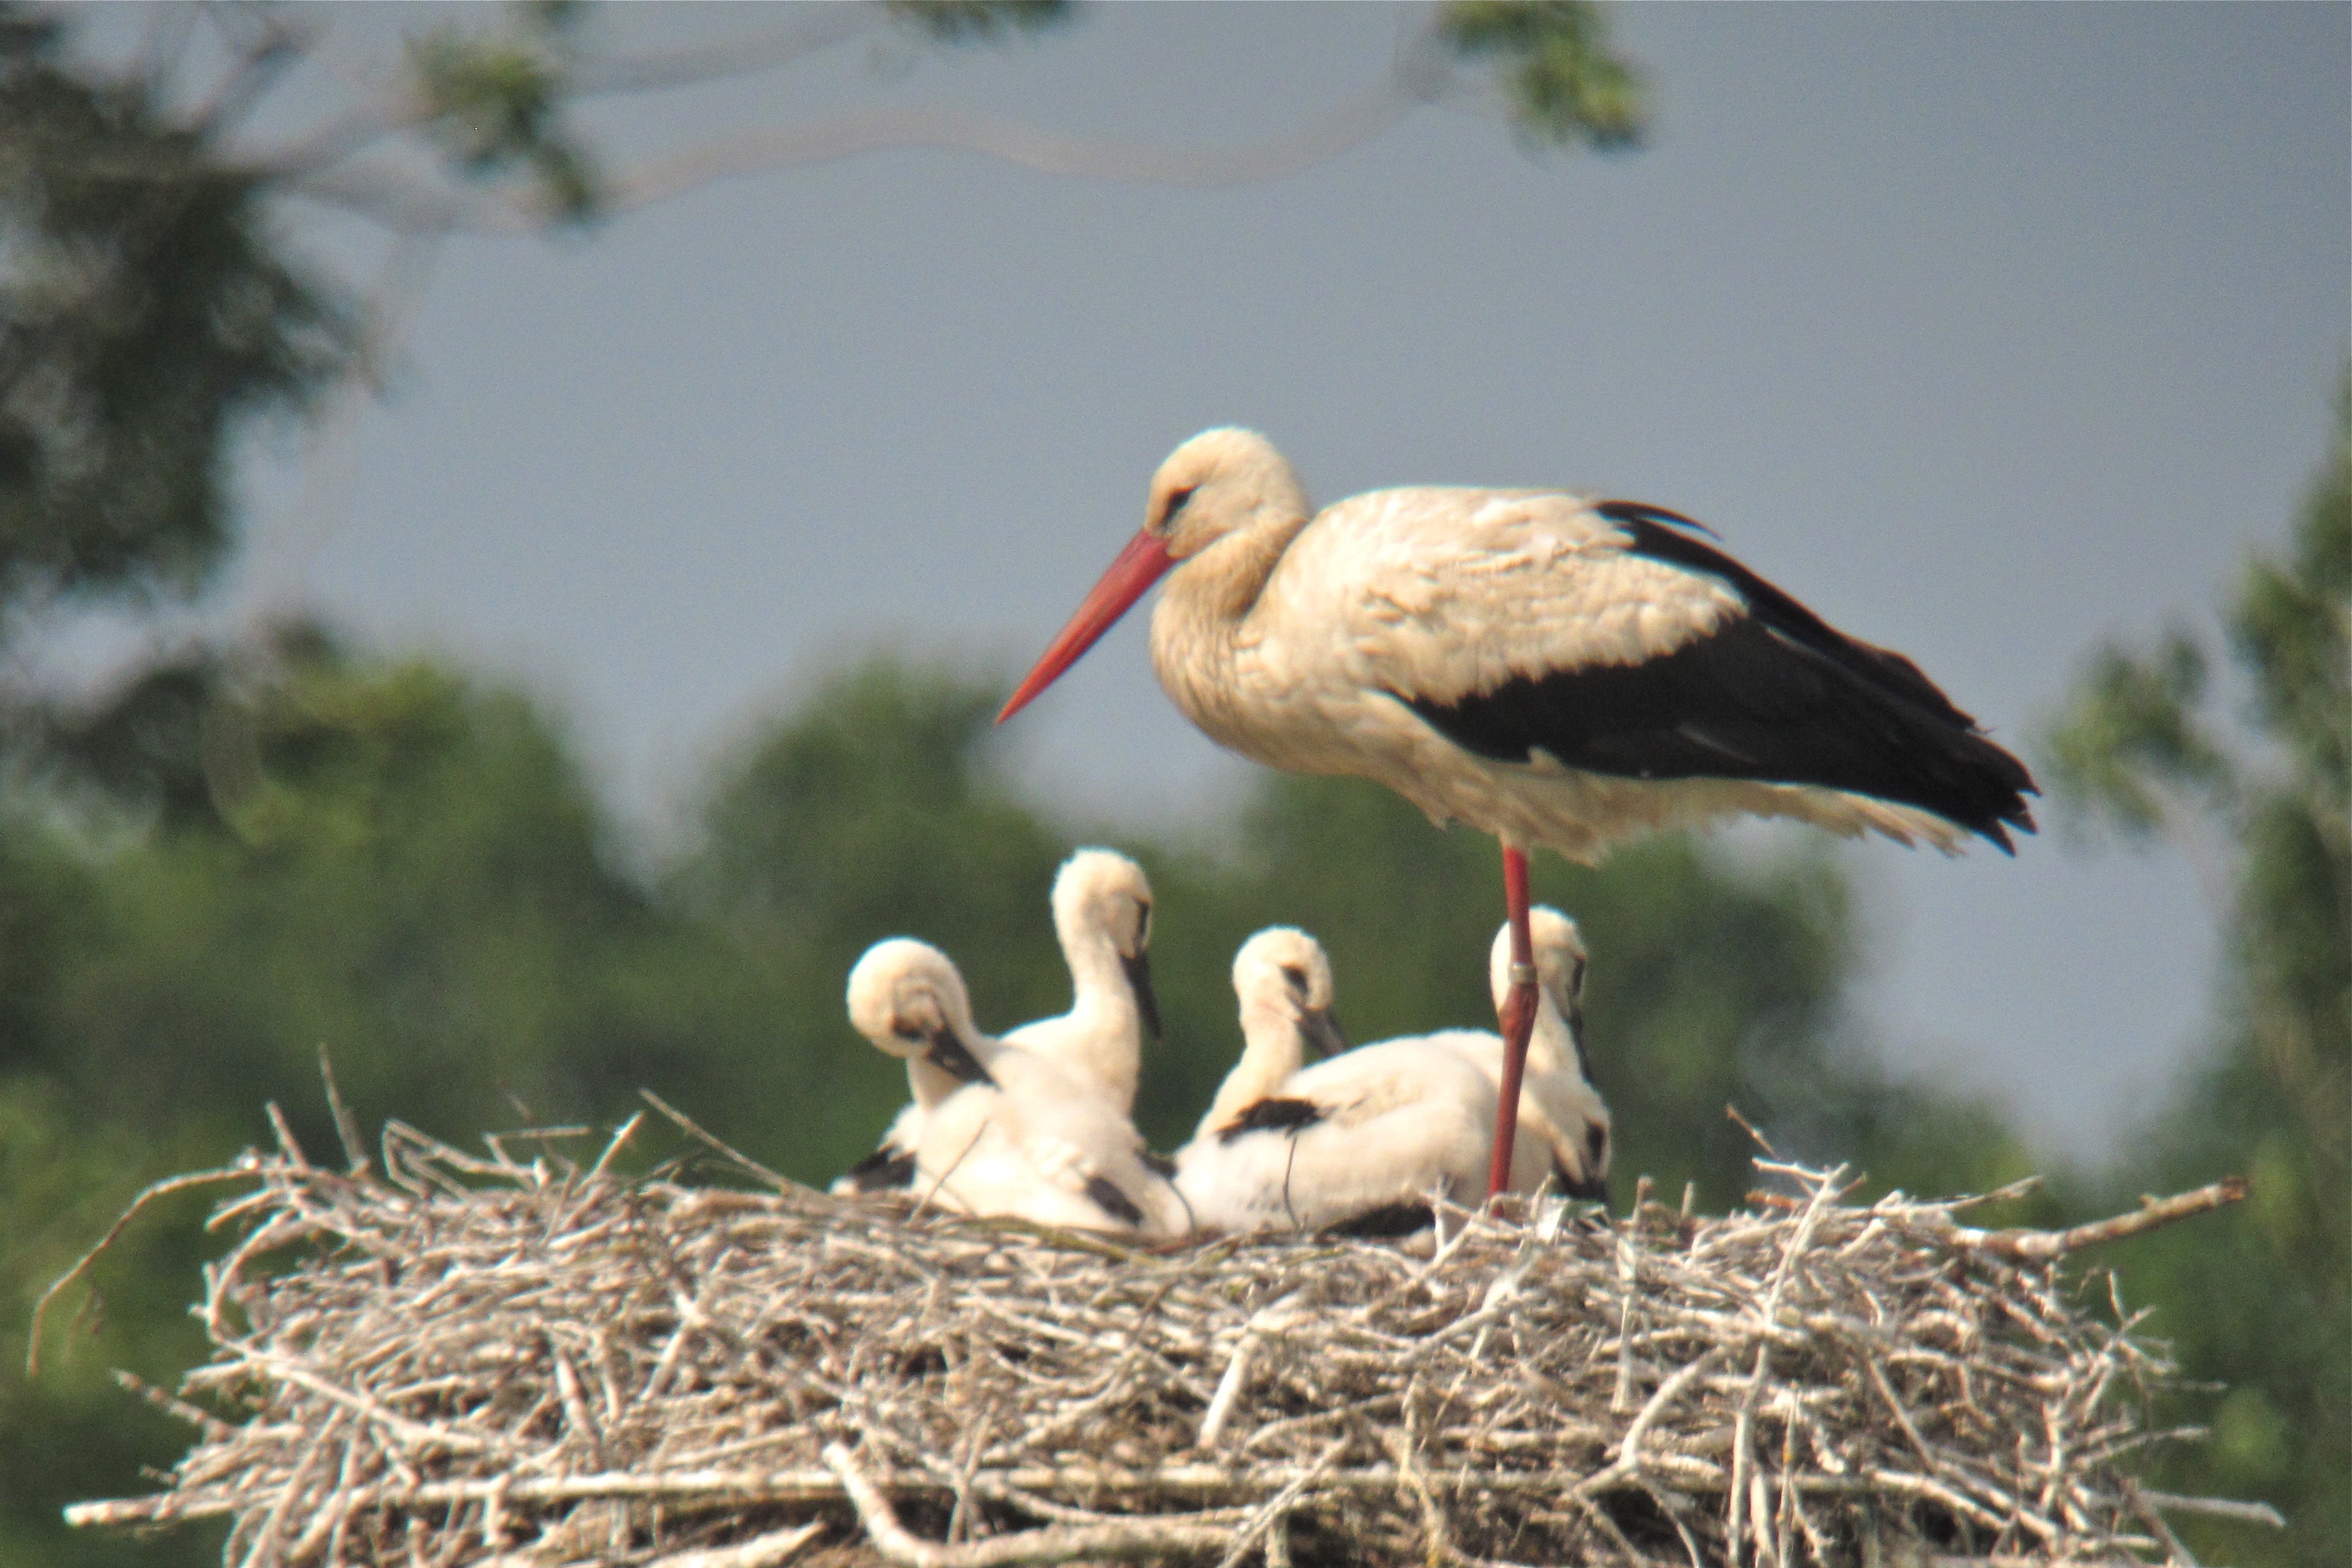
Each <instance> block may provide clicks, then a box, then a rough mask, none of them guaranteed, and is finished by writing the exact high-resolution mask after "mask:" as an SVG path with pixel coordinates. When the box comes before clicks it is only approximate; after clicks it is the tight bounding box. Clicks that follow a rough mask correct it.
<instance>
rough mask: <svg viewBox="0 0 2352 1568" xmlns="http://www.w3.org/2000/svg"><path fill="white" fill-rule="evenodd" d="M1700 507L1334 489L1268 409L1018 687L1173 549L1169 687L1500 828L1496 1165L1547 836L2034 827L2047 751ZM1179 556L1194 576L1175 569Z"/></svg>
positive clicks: (1217, 729)
mask: <svg viewBox="0 0 2352 1568" xmlns="http://www.w3.org/2000/svg"><path fill="white" fill-rule="evenodd" d="M1701 532H1704V530H1703V529H1702V528H1700V526H1699V525H1698V524H1696V523H1693V522H1691V521H1689V520H1688V519H1685V518H1682V517H1678V516H1676V515H1675V514H1674V513H1672V512H1668V511H1664V510H1661V509H1659V508H1656V507H1651V506H1644V505H1642V504H1639V503H1636V502H1630V501H1608V500H1601V501H1593V500H1584V499H1581V498H1580V497H1577V496H1573V495H1570V494H1567V493H1565V492H1562V491H1558V490H1496V489H1394V490H1380V491H1375V492H1372V493H1370V494H1367V495H1360V496H1357V497H1354V498H1352V499H1350V500H1343V501H1339V502H1338V503H1336V504H1335V505H1332V506H1330V507H1328V508H1326V509H1325V510H1323V511H1321V512H1320V513H1316V514H1310V512H1309V510H1308V507H1307V496H1306V491H1305V490H1304V489H1302V488H1301V486H1300V485H1299V482H1298V479H1297V475H1296V474H1295V473H1294V472H1293V471H1292V470H1291V467H1290V465H1289V464H1288V463H1287V462H1286V461H1285V460H1284V459H1283V457H1282V455H1281V454H1280V453H1279V452H1277V451H1276V450H1275V448H1274V447H1273V445H1272V444H1271V443H1270V442H1268V441H1267V440H1266V439H1265V437H1263V436H1260V435H1257V434H1256V433H1255V432H1254V431H1247V430H1234V429H1218V430H1209V431H1204V432H1203V433H1202V434H1201V435H1199V436H1195V437H1192V439H1191V440H1189V441H1187V442H1185V443H1184V444H1183V445H1182V446H1181V447H1178V448H1177V449H1176V450H1175V452H1174V453H1173V454H1171V456H1170V457H1169V458H1168V460H1167V461H1166V462H1165V463H1163V464H1161V465H1160V471H1159V472H1158V473H1157V474H1156V475H1154V476H1153V478H1152V481H1151V490H1150V500H1149V501H1148V503H1147V506H1146V510H1145V522H1144V527H1143V531H1141V532H1140V533H1139V534H1137V535H1136V537H1135V538H1134V539H1133V540H1132V541H1131V542H1129V544H1128V546H1127V548H1126V549H1125V550H1124V551H1122V552H1120V554H1119V556H1118V559H1117V560H1116V561H1114V562H1113V563H1111V567H1110V569H1109V571H1108V572H1107V573H1105V574H1104V575H1103V578H1102V580H1101V581H1100V582H1099V583H1097V584H1096V586H1095V588H1094V591H1093V592H1092V593H1091V594H1089V595H1087V599H1086V601H1085V603H1083V604H1082V605H1080V606H1079V608H1078V611H1077V613H1076V615H1075V616H1072V617H1071V619H1070V622H1069V624H1068V625H1067V626H1065V627H1064V628H1063V629H1062V631H1061V633H1060V634H1059V635H1058V636H1057V637H1055V640H1054V642H1053V643H1052V644H1051V645H1050V646H1049V647H1047V648H1046V650H1045V654H1044V655H1043V657H1041V658H1039V659H1038V661H1037V665H1036V668H1034V669H1033V670H1032V671H1031V672H1030V674H1029V676H1028V678H1027V679H1025V680H1024V681H1023V682H1022V684H1021V687H1020V689H1018V690H1016V691H1015V692H1014V693H1013V698H1012V700H1010V701H1009V702H1007V703H1006V704H1005V708H1004V712H1003V714H1001V715H1000V716H999V717H1000V719H1002V718H1005V717H1009V716H1011V714H1012V713H1013V712H1014V711H1015V710H1018V709H1019V708H1021V707H1022V706H1023V705H1024V704H1025V703H1027V702H1028V701H1029V700H1031V699H1032V698H1034V696H1035V695H1036V694H1037V693H1038V692H1039V691H1041V690H1043V689H1045V687H1046V686H1047V685H1049V684H1051V683H1052V681H1053V680H1054V679H1055V677H1057V676H1059V675H1060V674H1061V672H1062V671H1063V670H1065V669H1066V668H1069V666H1070V665H1071V664H1072V663H1074V662H1075V661H1076V659H1077V658H1078V657H1079V656H1080V655H1081V654H1083V653H1085V652H1086V650H1087V648H1088V647H1091V646H1092V645H1093V643H1094V642H1095V640H1096V639H1097V637H1100V636H1101V635H1102V634H1103V632H1105V631H1106V630H1108V628H1109V627H1110V626H1111V624H1112V623H1113V622H1115V621H1116V620H1118V617H1119V616H1121V615H1123V614H1124V613H1125V612H1126V611H1127V609H1128V607H1129V605H1132V604H1134V602H1135V601H1136V600H1137V599H1139V598H1140V597H1141V596H1142V595H1143V594H1144V592H1145V591H1146V590H1147V589H1148V588H1150V586H1151V584H1153V583H1154V582H1156V581H1158V580H1159V578H1160V576H1161V575H1162V574H1166V575H1167V576H1168V591H1167V592H1166V594H1164V595H1162V596H1161V598H1160V605H1159V607H1158V608H1157V609H1156V610H1155V611H1154V613H1153V615H1152V620H1151V658H1152V665H1153V668H1155V669H1156V670H1157V671H1158V672H1159V676H1160V684H1161V685H1162V686H1163V687H1165V688H1166V689H1167V691H1168V693H1169V695H1170V696H1171V698H1173V699H1174V700H1175V702H1176V705H1177V706H1178V707H1179V708H1181V709H1182V710H1183V711H1184V713H1185V715H1186V717H1188V718H1190V719H1191V720H1192V722H1193V723H1195V724H1197V725H1199V726H1200V727H1201V729H1202V730H1203V731H1206V732H1207V733H1208V734H1209V735H1210V736H1211V738H1213V739H1214V740H1215V741H1217V742H1219V743H1220V744H1223V745H1224V746H1227V747H1230V748H1231V749H1233V750H1234V751H1236V752H1241V753H1242V754H1243V755H1244V756H1247V757H1251V758H1255V760H1257V761H1259V762H1263V763H1269V764H1271V765H1273V766H1275V767H1279V768H1284V769H1287V770H1289V771H1292V772H1296V773H1355V774H1361V775H1363V776H1365V777H1369V778H1373V779H1377V780H1379V781H1380V782H1381V783H1382V784H1387V785H1388V786H1389V787H1390V788H1391V789H1394V790H1395V791H1397V792H1398V793H1399V794H1400V795H1403V796H1405V797H1406V798H1407V799H1408V800H1411V801H1412V802H1413V803H1414V804H1415V805H1419V806H1420V807H1421V808H1422V809H1423V811H1425V812H1427V813H1428V814H1429V816H1431V817H1432V819H1433V820H1435V821H1438V822H1444V821H1448V820H1453V819H1457V818H1458V819H1459V820H1461V821H1464V822H1467V823H1470V824H1471V825H1473V826H1477V827H1480V828H1483V829H1484V830H1486V832H1489V833H1492V834H1494V835H1496V837H1499V838H1500V839H1501V840H1502V843H1503V852H1504V868H1505V889H1506V900H1507V907H1508V909H1509V911H1510V915H1511V921H1512V925H1513V928H1514V949H1513V963H1514V967H1513V972H1512V973H1513V979H1514V982H1515V984H1514V985H1513V989H1512V993H1511V1000H1510V1003H1509V1005H1508V1006H1507V1008H1506V1009H1505V1012H1504V1016H1503V1026H1504V1027H1503V1032H1504V1036H1505V1038H1506V1040H1507V1042H1508V1049H1507V1052H1506V1055H1507V1058H1508V1067H1507V1072H1506V1088H1505V1091H1504V1095H1503V1107H1504V1116H1503V1119H1502V1122H1501V1124H1500V1126H1499V1127H1498V1129H1497V1133H1496V1148H1495V1170H1494V1173H1493V1180H1494V1185H1495V1187H1496V1189H1497V1190H1499V1189H1500V1188H1501V1187H1502V1185H1503V1184H1505V1182H1506V1181H1507V1177H1508V1171H1509V1165H1510V1160H1509V1155H1510V1149H1511V1142H1512V1115H1511V1110H1512V1108H1513V1107H1514V1106H1515V1105H1516V1103H1517V1094H1516V1093H1515V1092H1513V1089H1512V1084H1513V1082H1514V1081H1515V1080H1516V1078H1517V1066H1518V1063H1519V1060H1520V1058H1521V1057H1522V1056H1523V1054H1524V1052H1525V1050H1526V1041H1527V1032H1528V1028H1529V1027H1530V1026H1532V1024H1533V1020H1534V1015H1535V1011H1536V1006H1537V1002H1536V996H1535V985H1534V973H1533V959H1532V954H1531V952H1530V948H1529V940H1530V939H1529V938H1528V932H1527V925H1526V914H1527V907H1528V900H1527V891H1526V852H1527V851H1528V849H1530V848H1532V847H1536V846H1538V845H1541V846H1545V847H1550V848H1552V849H1555V850H1557V851H1559V853H1560V854H1562V855H1565V856H1568V857H1569V858H1571V859H1578V860H1585V861H1591V860H1593V859H1596V858H1599V857H1600V855H1601V853H1602V852H1603V851H1604V850H1605V849H1606V848H1607V847H1609V846H1610V845H1611V844H1612V843H1613V842H1615V841H1618V840H1621V839H1623V838H1625V837H1631V836H1633V835H1637V834H1641V833H1644V832H1649V831H1653V830H1655V829H1658V828H1664V827H1671V826H1680V825H1685V824H1696V823H1703V822H1707V821H1711V820H1714V819H1716V818H1718V817H1721V816H1727V815H1733V814H1738V813H1748V814H1753V815H1757V816H1790V817H1796V818H1800V819H1801V820H1803V821H1807V822H1811V823H1814V824H1816V825H1817V826H1822V827H1826V828H1829V829H1830V830H1832V832H1836V833H1841V834H1845V835H1848V836H1853V835H1859V834H1863V833H1869V832H1876V833H1880V834H1884V835H1885V836H1886V837H1891V838H1894V839H1896V840H1898V841H1900V842H1902V843H1906V844H1909V843H1914V842H1916V841H1919V840H1925V841H1927V842H1928V843H1931V844H1934V845H1936V846H1937V847H1940V848H1943V849H1946V850H1955V849H1957V848H1958V847H1959V845H1960V843H1961V841H1962V839H1963V838H1964V837H1966V836H1967V835H1969V834H1971V833H1974V834H1979V835H1981V836H1983V837H1986V838H1988V839H1990V840H1991V841H1992V842H1993V843H1995V844H1998V845H2000V847H2003V848H2004V849H2006V848H2008V847H2009V833H2008V829H2009V828H2010V827H2017V828H2021V829H2025V830H2029V831H2030V830H2031V828H2032V816H2031V815H2030V814H2029V813H2028V811H2027V809H2026V805H2025V800H2024V795H2025V794H2026V793H2028V792H2030V791H2031V790H2032V778H2031V777H2030V775H2028V773H2026V771H2025V769H2024V767H2023V765H2022V764H2021V763H2019V762H2018V761H2017V759H2016V758H2014V757H2012V756H2011V755H2010V754H2009V753H2008V752H2005V751H2003V750H2001V749H2000V747H1999V746H1997V745H1995V744H1993V742H1990V740H1988V739H1986V738H1985V737H1984V735H1983V734H1981V733H1980V732H1979V731H1978V729H1977V727H1976V724H1975V721H1973V720H1971V719H1970V718H1969V716H1968V715H1967V714H1966V713H1964V712H1962V711H1961V710H1959V709H1958V708H1956V707H1954V706H1953V705H1952V703H1951V702H1950V701H1949V700H1947V699H1946V698H1945V696H1944V695H1943V693H1942V692H1941V691H1939V690H1937V689H1936V687H1935V686H1934V685H1933V684H1932V683H1930V682H1929V681H1928V680H1927V678H1926V677H1925V676H1923V675H1921V674H1920V673H1919V671H1918V669H1917V668H1916V667H1915V666H1914V665H1913V664H1912V663H1911V662H1910V661H1909V660H1908V659H1906V658H1903V657H1902V656H1901V655H1899V654H1895V653H1890V652H1888V651H1886V650H1885V649H1883V648H1878V647H1872V646H1870V645H1868V644H1866V643H1861V642H1857V641H1855V640H1853V638H1851V637H1846V636H1844V635H1843V634H1842V633H1840V632H1838V631H1836V630H1834V629H1833V628H1832V627H1831V626H1827V625H1826V624H1824V623H1823V622H1822V620H1821V619H1820V618H1819V617H1818V616H1814V615H1813V614H1812V613H1811V611H1809V610H1807V609H1806V608H1805V607H1804V606H1803V605H1800V604H1798V603H1797V602H1796V601H1795V600H1794V599H1792V598H1790V596H1789V595H1786V594H1784V593H1782V592H1780V590H1779V589H1777V588H1775V587H1773V586H1772V585H1771V584H1769V583H1766V582H1765V581H1764V580H1763V579H1761V578H1759V577H1758V576H1757V575H1756V574H1754V573H1752V572H1749V571H1748V569H1747V568H1746V567H1744V566H1741V565H1740V564H1739V563H1737V562H1735V561H1733V560H1732V559H1731V558H1730V557H1728V556H1727V555H1724V554H1723V553H1721V552H1718V551H1717V550H1716V549H1714V548H1713V547H1712V546H1710V545H1708V544H1707V543H1706V542H1703V541H1702V540H1701V539H1700V538H1699V537H1698V534H1699V533H1701ZM1171 567H1172V568H1173V570H1172V571H1171Z"/></svg>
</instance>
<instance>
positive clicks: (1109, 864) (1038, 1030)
mask: <svg viewBox="0 0 2352 1568" xmlns="http://www.w3.org/2000/svg"><path fill="white" fill-rule="evenodd" d="M1053 901H1054V934H1055V937H1057V938H1058V939H1060V942H1061V944H1062V960H1063V962H1064V963H1067V964H1068V965H1069V968H1070V1010H1069V1011H1068V1012H1066V1013H1063V1014H1060V1015H1058V1016H1055V1017H1051V1018H1040V1019H1038V1020H1037V1021H1036V1022H1035V1023H1034V1024H1024V1025H1022V1026H1020V1027H1019V1028H1017V1029H1011V1030H1007V1031H1006V1032H1005V1035H1004V1041H1005V1043H1006V1044H1007V1045H1013V1046H1019V1047H1021V1048H1022V1049H1024V1050H1027V1051H1034V1052H1035V1053H1036V1054H1037V1055H1039V1056H1042V1057H1046V1058H1051V1059H1052V1060H1054V1061H1055V1062H1056V1063H1058V1064H1060V1065H1061V1066H1062V1067H1063V1068H1066V1069H1067V1070H1068V1071H1069V1072H1071V1073H1072V1074H1074V1075H1076V1077H1078V1078H1079V1079H1082V1080H1084V1081H1085V1082H1087V1084H1088V1085H1090V1086H1093V1087H1095V1088H1096V1089H1097V1090H1098V1091H1099V1092H1100V1093H1101V1094H1102V1096H1103V1097H1104V1099H1105V1100H1106V1102H1107V1103H1108V1104H1109V1106H1110V1107H1111V1109H1113V1110H1116V1111H1118V1113H1119V1114H1120V1115H1121V1116H1128V1115H1131V1114H1133V1113H1134V1110H1135V1083H1136V1078H1137V1075H1138V1073H1139V1071H1140V1069H1141V1065H1142V1045H1143V1036H1144V1034H1145V1033H1146V1032H1147V1031H1148V1032H1149V1033H1150V1036H1151V1037H1152V1038H1153V1039H1155V1040H1156V1039H1158V1038H1159V1037H1160V1005H1159V1003H1158V1001H1157V1000H1156V999H1155V998H1154V997H1153V995H1152V994H1151V963H1150V943H1151V884H1150V881H1149V880H1147V879H1145V877H1144V875H1143V868H1142V867H1140V866H1139V865H1137V864H1136V863H1135V862H1134V861H1132V860H1130V859H1129V858H1127V857H1126V856H1124V855H1120V854H1117V853H1115V852H1114V851H1111V850H1108V849H1081V850H1079V851H1078V852H1077V853H1076V854H1075V855H1073V856H1071V857H1070V858H1068V859H1067V860H1065V861H1063V862H1062V868H1061V869H1060V870H1059V871H1058V872H1056V873H1055V877H1054V900H1053Z"/></svg>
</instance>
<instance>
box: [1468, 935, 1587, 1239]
mask: <svg viewBox="0 0 2352 1568" xmlns="http://www.w3.org/2000/svg"><path fill="white" fill-rule="evenodd" d="M1528 932H1529V935H1530V937H1531V939H1532V941H1533V943H1534V947H1535V959H1536V996H1537V1000H1538V1005H1537V1009H1536V1021H1535V1027H1534V1029H1533V1030H1532V1031H1530V1033H1529V1035H1528V1060H1527V1070H1526V1073H1525V1076H1524V1077H1523V1078H1522V1079H1521V1080H1520V1084H1519V1121H1518V1133H1517V1136H1516V1137H1515V1138H1514V1139H1513V1141H1512V1157H1511V1179H1510V1190H1511V1191H1513V1192H1517V1193H1532V1192H1537V1191H1539V1190H1541V1189H1542V1187H1543V1185H1544V1184H1545V1183H1547V1182H1550V1183H1553V1184H1557V1185H1558V1187H1559V1190H1560V1191H1561V1192H1563V1193H1566V1194H1568V1195H1569V1196H1570V1197H1572V1198H1584V1199H1587V1200H1589V1201H1591V1202H1595V1203H1607V1202H1608V1201H1609V1159H1610V1155H1611V1153H1612V1149H1611V1144H1610V1121H1609V1107H1608V1106H1607V1105H1606V1104H1605V1103H1604V1102H1603V1101H1602V1100H1601V1091H1600V1090H1599V1089H1595V1088H1593V1086H1592V1066H1591V1058H1589V1057H1588V1056H1587V1055H1586V1053H1585V1048H1584V971H1585V963H1586V960H1585V952H1584V938H1583V936H1582V935H1581V933H1580V932H1579V931H1577V929H1576V922H1575V921H1572V920H1570V919H1569V918H1568V917H1567V916H1566V915H1564V914H1561V913H1560V912H1559V910H1555V909H1552V908H1550V907H1549V906H1547V905H1544V904H1538V905H1536V906H1535V908H1533V909H1531V910H1528ZM1488 973H1489V976H1490V978H1491V980H1492V983H1493V985H1494V992H1495V1006H1496V1010H1497V1011H1500V1010H1501V1008H1502V1007H1503V1006H1504V1005H1505V1002H1506V1000H1507V998H1508V997H1509V995H1510V991H1511V928H1510V924H1509V922H1508V921H1506V922H1505V923H1504V924H1503V926H1502V928H1501V929H1500V930H1498V931H1496V932H1495V945H1494V950H1493V952H1492V953H1491V955H1490V962H1489V964H1488ZM1430 1038H1431V1039H1432V1040H1434V1041H1437V1042H1440V1043H1442V1044H1444V1045H1445V1046H1446V1047H1448V1048H1450V1049H1452V1050H1454V1051H1457V1052H1459V1053H1460V1054H1461V1055H1462V1056H1463V1057H1465V1058H1467V1059H1468V1060H1469V1061H1470V1062H1471V1063H1472V1064H1474V1065H1475V1067H1476V1068H1478V1070H1479V1071H1480V1072H1482V1073H1484V1074H1486V1080H1487V1081H1488V1082H1489V1083H1492V1084H1495V1085H1496V1086H1497V1089H1498V1090H1499V1087H1500V1085H1501V1083H1502V1081H1503V1069H1504V1049H1503V1040H1502V1037H1500V1036H1498V1035H1493V1034H1488V1033H1486V1032H1485V1031H1483V1030H1470V1029H1454V1030H1448V1031H1447V1032H1446V1033H1444V1034H1442V1035H1432V1036H1430Z"/></svg>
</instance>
